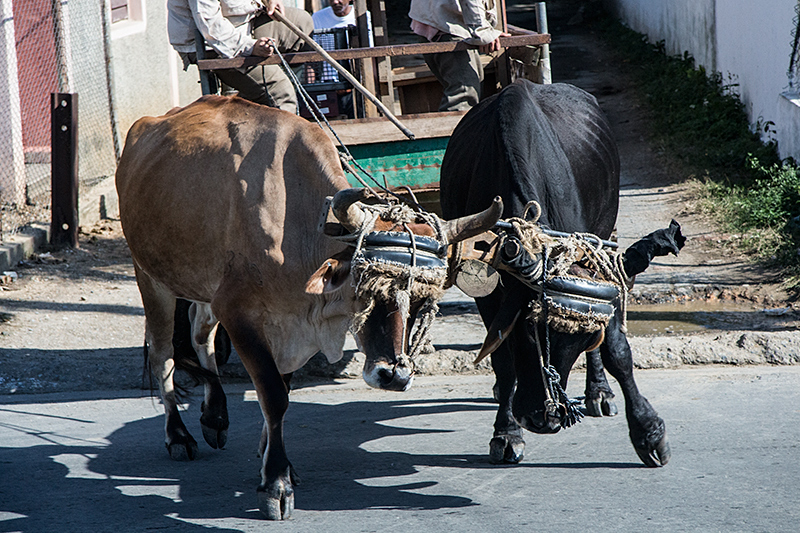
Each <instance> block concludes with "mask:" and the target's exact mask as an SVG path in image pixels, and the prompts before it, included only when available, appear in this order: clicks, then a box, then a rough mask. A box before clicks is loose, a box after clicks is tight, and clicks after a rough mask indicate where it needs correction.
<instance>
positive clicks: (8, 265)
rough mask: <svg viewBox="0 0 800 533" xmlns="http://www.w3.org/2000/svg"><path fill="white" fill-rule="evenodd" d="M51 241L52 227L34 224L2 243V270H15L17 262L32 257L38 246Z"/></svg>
mask: <svg viewBox="0 0 800 533" xmlns="http://www.w3.org/2000/svg"><path fill="white" fill-rule="evenodd" d="M48 242H50V227H49V226H46V225H44V224H33V225H32V226H31V227H30V228H26V229H25V230H22V231H21V232H20V233H17V234H16V235H12V236H11V237H8V238H7V239H6V240H4V241H3V242H2V243H0V272H5V271H8V270H14V269H15V268H16V266H17V263H19V262H20V261H22V260H23V259H26V258H28V257H30V255H31V254H32V253H33V252H35V251H36V249H37V248H39V247H40V246H42V245H43V244H45V243H48Z"/></svg>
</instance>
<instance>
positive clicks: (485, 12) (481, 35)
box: [458, 0, 502, 45]
mask: <svg viewBox="0 0 800 533" xmlns="http://www.w3.org/2000/svg"><path fill="white" fill-rule="evenodd" d="M458 3H459V6H460V7H461V13H462V15H463V17H464V24H465V25H466V27H467V30H468V31H469V34H470V37H469V38H467V39H464V42H466V43H467V44H473V45H482V44H489V43H491V42H492V41H494V40H495V39H497V38H498V37H499V36H500V34H501V33H502V32H501V31H500V30H497V29H495V28H494V26H495V25H496V24H497V7H496V5H495V2H494V0H458Z"/></svg>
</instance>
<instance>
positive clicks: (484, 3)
mask: <svg viewBox="0 0 800 533" xmlns="http://www.w3.org/2000/svg"><path fill="white" fill-rule="evenodd" d="M408 16H409V17H411V30H412V31H413V32H414V33H416V34H417V35H419V36H421V37H424V38H425V39H427V40H428V41H431V42H447V41H464V42H465V43H467V44H472V45H476V46H478V47H479V49H478V50H475V49H469V50H465V51H459V52H443V53H438V54H424V55H423V57H424V58H425V63H427V65H428V68H430V69H431V72H433V75H434V76H436V79H438V80H439V83H441V84H442V87H443V89H444V96H443V97H442V101H441V103H440V104H439V111H466V110H468V109H469V108H470V107H472V106H474V105H475V104H477V103H478V102H479V101H480V99H481V83H482V82H483V65H482V64H481V60H480V56H479V52H480V53H483V54H488V53H491V52H495V51H497V50H499V49H500V37H508V36H509V34H507V33H503V32H501V31H500V30H497V29H495V26H496V25H497V7H496V2H495V1H493V0H411V9H410V10H409V13H408Z"/></svg>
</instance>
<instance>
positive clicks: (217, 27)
mask: <svg viewBox="0 0 800 533" xmlns="http://www.w3.org/2000/svg"><path fill="white" fill-rule="evenodd" d="M189 7H190V9H191V10H192V16H193V17H194V23H195V25H196V26H197V29H198V30H200V33H202V34H203V38H205V40H206V43H208V45H209V46H211V47H212V48H213V49H214V50H216V51H217V52H218V53H219V54H220V55H221V56H223V57H226V58H231V57H235V56H249V55H251V54H252V53H253V45H254V44H255V42H256V41H255V39H253V38H252V37H250V35H249V34H248V31H247V30H248V28H249V25H247V24H244V25H243V26H239V27H236V26H234V25H233V24H232V23H231V22H230V21H229V20H228V19H226V18H225V17H224V16H223V15H222V9H221V6H220V3H219V0H189Z"/></svg>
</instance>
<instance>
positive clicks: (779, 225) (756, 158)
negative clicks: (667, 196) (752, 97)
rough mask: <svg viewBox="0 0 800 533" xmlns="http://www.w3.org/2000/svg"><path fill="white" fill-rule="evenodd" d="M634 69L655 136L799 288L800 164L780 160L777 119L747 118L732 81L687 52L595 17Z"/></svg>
mask: <svg viewBox="0 0 800 533" xmlns="http://www.w3.org/2000/svg"><path fill="white" fill-rule="evenodd" d="M597 25H598V28H597V29H598V31H600V32H601V33H602V34H603V35H605V36H606V38H607V40H608V42H609V44H610V45H612V46H613V47H614V48H615V49H616V50H617V52H618V53H619V54H620V56H621V57H622V58H623V61H624V62H625V63H627V64H628V65H629V66H630V67H631V72H633V74H634V76H635V77H636V81H637V86H638V88H639V90H640V93H641V96H642V97H643V98H644V100H645V101H646V103H647V104H648V106H649V108H650V110H651V112H652V118H653V121H654V124H653V130H654V131H653V133H654V135H656V136H657V138H658V140H659V142H661V143H662V144H663V145H664V146H665V148H666V149H667V150H668V151H669V153H670V154H671V155H673V156H675V157H677V158H678V159H679V160H680V161H682V163H683V164H684V165H686V168H687V169H688V170H689V172H690V173H693V174H694V175H696V176H702V177H703V179H702V185H701V191H702V196H703V198H702V199H703V202H702V205H704V206H705V208H706V209H707V210H708V212H709V213H713V214H714V215H715V216H716V217H717V219H718V220H719V222H720V223H721V224H722V225H723V226H724V227H725V228H726V229H727V230H729V231H731V232H734V233H738V234H741V238H740V239H738V240H737V243H738V245H739V246H742V247H743V248H744V250H745V251H746V252H748V253H750V254H752V256H753V258H754V259H756V260H758V261H763V262H765V263H769V264H772V265H774V266H777V267H780V268H781V269H783V271H784V273H785V278H786V280H787V283H788V285H789V286H790V287H793V288H795V289H800V168H799V167H798V166H797V164H796V163H795V162H794V161H792V160H786V161H780V159H779V157H778V153H777V146H776V145H775V142H774V141H770V142H766V143H765V142H762V140H761V136H760V135H759V133H760V132H764V133H765V134H767V136H769V133H770V132H771V131H772V130H771V128H772V126H773V124H772V123H770V122H767V123H762V122H759V123H758V124H756V125H751V124H750V123H749V122H748V119H747V115H746V113H745V109H744V105H743V104H742V102H741V100H740V99H739V98H738V96H737V95H736V92H735V88H736V84H735V83H733V80H727V82H726V80H724V79H723V77H722V75H720V74H719V73H708V72H706V71H705V69H703V68H702V67H700V68H697V67H695V63H694V60H693V58H692V57H691V56H689V55H688V54H684V55H683V56H670V55H667V54H666V53H665V50H664V43H663V42H660V43H657V44H651V43H649V42H648V41H647V39H646V37H645V36H643V35H641V34H639V33H637V32H634V31H632V30H630V29H628V28H626V27H625V26H623V25H622V24H620V23H619V22H618V21H615V20H611V19H609V18H603V19H600V20H599V22H597Z"/></svg>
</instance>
